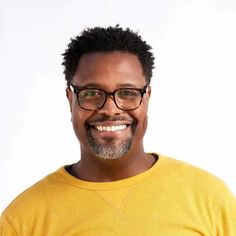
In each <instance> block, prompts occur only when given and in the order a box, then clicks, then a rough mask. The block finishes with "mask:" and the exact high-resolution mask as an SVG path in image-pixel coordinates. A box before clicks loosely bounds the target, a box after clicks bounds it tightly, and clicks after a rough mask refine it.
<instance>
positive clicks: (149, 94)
mask: <svg viewBox="0 0 236 236" xmlns="http://www.w3.org/2000/svg"><path fill="white" fill-rule="evenodd" d="M151 92H152V87H151V85H148V87H147V94H148V98H150V97H151Z"/></svg>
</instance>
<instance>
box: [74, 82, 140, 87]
mask: <svg viewBox="0 0 236 236" xmlns="http://www.w3.org/2000/svg"><path fill="white" fill-rule="evenodd" d="M74 86H75V87H76V88H103V84H99V83H88V84H85V85H83V86H77V85H74ZM117 87H118V88H136V87H137V86H135V85H134V84H130V83H125V84H118V85H117ZM137 88H139V87H137Z"/></svg>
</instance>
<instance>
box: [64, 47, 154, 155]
mask: <svg viewBox="0 0 236 236" xmlns="http://www.w3.org/2000/svg"><path fill="white" fill-rule="evenodd" d="M73 85H75V86H76V87H79V88H100V89H103V90H105V91H107V92H113V91H114V90H116V89H120V88H137V89H141V88H143V87H144V86H145V85H146V81H145V78H144V75H143V71H142V66H141V64H140V62H139V60H138V58H137V57H136V56H135V55H133V54H130V53H122V52H109V53H100V52H99V53H88V54H84V55H83V56H82V57H81V59H80V61H79V65H78V68H77V70H76V73H75V75H74V77H73ZM149 96H150V88H148V89H147V93H145V94H144V97H143V101H142V104H141V105H140V107H139V108H137V109H135V110H132V111H123V110H121V109H119V108H118V107H117V106H116V105H115V102H114V100H113V97H112V96H108V97H107V101H106V103H105V105H104V106H103V107H102V108H101V109H99V110H96V111H88V110H84V109H82V108H81V107H80V106H79V104H78V101H77V97H76V95H75V94H74V93H73V92H72V91H71V90H70V89H67V97H68V99H69V102H70V107H71V113H72V123H73V128H74V131H75V134H76V136H77V138H78V140H79V142H80V146H81V156H88V155H89V156H95V157H98V158H102V159H119V158H121V157H123V156H125V155H127V154H128V153H129V152H131V151H133V153H135V152H136V151H140V150H143V142H142V141H143V136H144V133H145V131H146V127H147V108H148V100H149Z"/></svg>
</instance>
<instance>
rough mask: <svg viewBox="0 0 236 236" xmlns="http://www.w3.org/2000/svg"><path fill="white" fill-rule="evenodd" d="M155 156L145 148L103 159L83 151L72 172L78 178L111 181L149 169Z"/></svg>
mask: <svg viewBox="0 0 236 236" xmlns="http://www.w3.org/2000/svg"><path fill="white" fill-rule="evenodd" d="M154 163H155V158H154V157H153V156H152V155H150V154H146V153H145V152H144V151H143V149H142V150H140V151H139V152H137V151H136V152H135V153H132V151H129V153H128V154H127V155H125V156H123V157H121V158H120V159H116V160H103V159H100V158H99V157H96V156H92V155H89V154H88V153H83V152H81V160H80V161H79V162H78V163H76V164H74V165H73V167H72V170H71V174H72V175H73V176H75V177H76V178H79V179H82V180H86V181H91V182H110V181H116V180H121V179H125V178H129V177H132V176H135V175H137V174H140V173H142V172H144V171H146V170H148V169H149V168H150V167H151V166H152V165H153V164H154Z"/></svg>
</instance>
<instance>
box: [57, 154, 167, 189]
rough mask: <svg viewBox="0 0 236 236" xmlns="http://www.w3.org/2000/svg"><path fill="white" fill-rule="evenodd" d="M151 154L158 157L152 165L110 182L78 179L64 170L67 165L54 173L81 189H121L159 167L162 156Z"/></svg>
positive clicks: (140, 179)
mask: <svg viewBox="0 0 236 236" xmlns="http://www.w3.org/2000/svg"><path fill="white" fill-rule="evenodd" d="M150 154H153V155H156V156H157V157H158V159H157V161H156V162H155V163H154V165H153V166H152V167H150V168H149V169H148V170H146V171H144V172H142V173H139V174H137V175H135V176H132V177H128V178H125V179H122V180H116V181H111V182H90V181H85V180H81V179H78V178H76V177H74V176H72V175H71V174H69V173H68V172H67V170H66V168H67V167H68V165H67V166H62V167H61V168H59V169H58V170H57V171H56V172H55V174H57V175H59V176H60V178H62V179H63V180H64V182H66V183H67V184H70V185H73V186H74V187H78V188H83V189H89V190H115V189H121V188H127V187H129V186H130V185H134V184H136V183H137V182H139V181H142V180H143V179H145V178H146V177H147V176H150V175H151V174H153V173H154V172H155V171H156V170H157V169H158V168H161V166H162V162H163V157H162V156H161V155H159V154H156V153H150Z"/></svg>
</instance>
